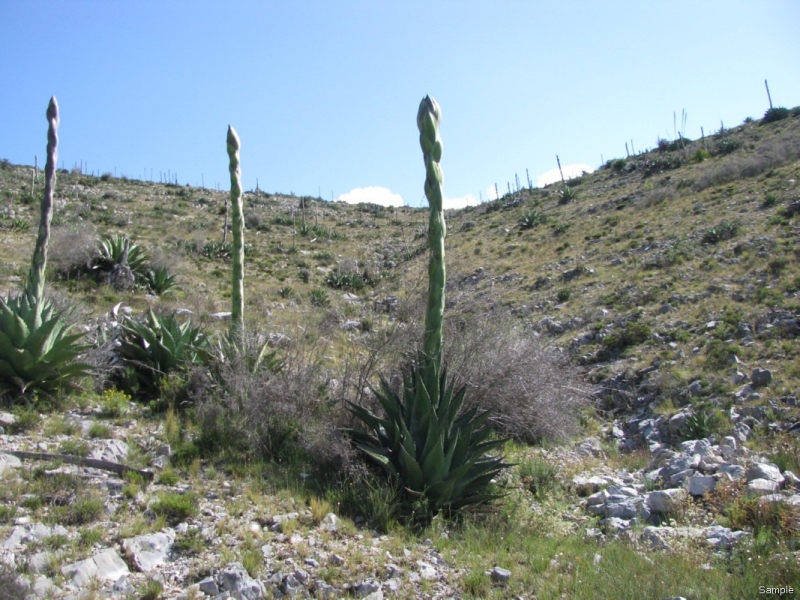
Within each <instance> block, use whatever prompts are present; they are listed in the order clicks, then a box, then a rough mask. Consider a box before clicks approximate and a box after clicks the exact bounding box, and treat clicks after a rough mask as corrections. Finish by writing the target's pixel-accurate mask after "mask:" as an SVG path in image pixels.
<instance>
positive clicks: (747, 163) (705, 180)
mask: <svg viewBox="0 0 800 600" xmlns="http://www.w3.org/2000/svg"><path fill="white" fill-rule="evenodd" d="M798 157H800V135H797V134H794V135H791V136H789V135H787V136H786V137H782V138H780V139H777V140H770V141H767V142H764V143H763V144H759V145H758V146H757V147H756V149H755V150H754V151H753V152H752V153H749V154H747V155H744V156H731V157H729V158H726V159H725V160H724V161H723V162H722V164H720V165H718V166H714V167H709V168H708V169H706V170H705V172H704V173H703V174H702V175H701V176H700V179H699V180H698V181H697V183H696V185H695V188H696V189H697V190H698V191H700V190H704V189H706V188H709V187H711V186H714V185H720V184H722V183H728V182H730V181H737V180H739V179H743V178H749V177H755V176H756V175H760V174H761V173H764V172H765V171H768V170H769V169H774V168H776V167H779V166H781V165H783V164H785V163H787V162H789V161H792V160H797V158H798Z"/></svg>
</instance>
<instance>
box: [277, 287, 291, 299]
mask: <svg viewBox="0 0 800 600" xmlns="http://www.w3.org/2000/svg"><path fill="white" fill-rule="evenodd" d="M293 293H294V290H293V289H292V288H291V287H289V286H288V285H287V286H284V287H282V288H281V289H279V290H278V295H279V296H280V297H281V298H284V299H286V298H289V297H290V296H291V295H292V294H293Z"/></svg>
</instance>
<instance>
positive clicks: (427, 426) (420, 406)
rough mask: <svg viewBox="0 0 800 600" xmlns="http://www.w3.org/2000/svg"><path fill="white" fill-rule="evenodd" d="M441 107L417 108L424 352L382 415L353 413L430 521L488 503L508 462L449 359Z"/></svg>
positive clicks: (383, 399) (363, 435)
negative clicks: (457, 382)
mask: <svg viewBox="0 0 800 600" xmlns="http://www.w3.org/2000/svg"><path fill="white" fill-rule="evenodd" d="M441 116H442V111H441V109H440V108H439V105H438V104H437V103H436V100H434V99H433V98H430V97H429V96H425V98H423V99H422V102H421V103H420V105H419V111H418V112H417V127H418V128H419V143H420V146H421V147H422V154H423V158H424V159H425V195H426V196H427V197H428V203H429V204H430V220H429V223H428V243H429V245H430V263H429V265H428V304H427V308H426V313H425V337H424V339H423V350H422V352H421V355H420V357H419V359H418V361H417V364H412V365H411V369H410V371H409V372H408V373H407V375H406V376H405V377H404V380H403V391H402V393H401V394H398V393H397V392H396V391H395V390H394V389H393V388H392V386H391V385H390V384H389V383H388V382H387V381H386V380H385V379H383V378H381V389H380V390H375V397H376V398H377V400H378V402H379V403H380V404H381V407H382V408H383V416H377V415H375V414H373V413H372V412H371V411H369V410H367V409H366V408H364V407H362V406H358V405H356V404H353V403H351V404H350V410H351V411H352V412H353V414H354V415H355V416H357V417H358V418H359V419H361V421H362V422H363V423H364V424H365V425H366V426H367V427H368V429H369V431H368V432H364V431H361V430H350V435H351V436H352V438H353V440H354V442H355V444H356V446H358V448H360V449H361V450H362V451H363V452H364V453H365V454H366V455H367V456H369V457H370V458H371V459H372V460H374V461H375V462H377V463H378V464H380V465H381V466H382V467H383V468H384V469H385V471H386V472H387V473H388V475H389V476H390V477H391V478H393V479H395V480H396V481H398V482H399V483H400V484H401V485H400V488H401V489H402V493H403V498H404V499H405V500H406V503H405V504H406V508H411V511H412V517H413V518H416V519H421V520H428V519H429V518H430V517H432V516H433V515H435V514H437V513H438V512H440V511H445V512H448V513H452V512H454V511H458V510H460V509H462V508H464V507H465V506H469V505H473V504H481V503H484V502H489V501H491V500H493V499H495V498H497V497H498V496H497V495H496V494H492V493H489V491H488V490H487V486H488V484H489V482H490V481H491V480H492V478H493V477H494V476H495V475H496V474H497V473H498V472H500V471H501V470H502V469H504V468H505V467H506V466H508V465H507V464H506V463H505V462H504V461H503V459H502V458H501V457H497V456H491V455H489V454H488V452H490V451H491V450H493V449H495V448H499V447H500V446H502V445H503V444H504V443H505V440H489V437H490V435H491V429H490V428H489V426H488V425H487V424H486V421H487V418H488V416H489V413H488V411H487V412H484V413H481V414H478V411H477V410H476V409H471V410H469V411H466V412H464V413H461V406H462V404H463V401H464V395H465V388H463V387H462V388H461V389H459V390H455V389H454V388H453V384H452V382H448V380H447V375H446V373H445V369H444V368H443V367H442V366H441V363H442V316H443V314H444V286H445V265H444V238H445V224H444V213H443V210H442V179H443V177H442V169H441V167H440V165H439V161H440V160H441V158H442V140H441V139H440V137H439V121H440V120H441Z"/></svg>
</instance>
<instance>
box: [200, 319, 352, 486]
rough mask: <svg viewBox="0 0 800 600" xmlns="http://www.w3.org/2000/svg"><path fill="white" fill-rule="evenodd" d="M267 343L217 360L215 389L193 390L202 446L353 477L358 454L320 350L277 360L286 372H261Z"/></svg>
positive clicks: (302, 348)
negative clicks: (348, 436) (351, 472)
mask: <svg viewBox="0 0 800 600" xmlns="http://www.w3.org/2000/svg"><path fill="white" fill-rule="evenodd" d="M263 343H264V342H263V339H258V336H255V335H253V334H251V335H249V336H248V339H247V340H246V341H245V350H244V352H242V353H240V354H238V355H234V356H232V357H230V358H228V359H227V360H224V361H223V360H219V361H217V362H216V364H214V365H212V372H213V376H212V378H211V379H210V380H209V382H208V384H207V385H206V386H200V387H198V388H196V389H195V390H194V391H193V393H192V399H193V401H194V403H195V405H196V407H197V416H198V421H199V423H200V426H201V430H202V431H203V434H202V435H201V443H205V444H207V445H210V446H212V447H211V448H208V449H210V450H223V449H226V448H227V449H228V450H229V451H233V452H234V453H243V454H246V455H248V456H251V457H253V458H263V459H270V460H279V461H288V462H298V461H299V462H300V463H304V464H307V465H309V466H311V467H312V468H316V470H317V471H318V472H319V473H321V474H327V475H335V474H337V473H341V472H342V471H346V470H347V469H348V468H350V466H351V465H352V464H353V461H352V454H353V451H352V449H351V447H350V444H349V442H348V440H347V439H346V438H345V437H344V435H343V433H342V432H341V424H342V423H341V419H340V415H341V411H339V410H338V408H337V407H336V406H335V405H334V403H332V402H331V401H330V400H329V399H328V398H327V394H326V390H327V389H328V381H329V378H328V377H327V374H326V370H325V369H324V368H323V367H322V365H321V362H320V360H319V357H318V353H317V352H316V350H317V349H316V348H315V347H313V345H304V344H301V343H295V344H292V346H291V347H290V348H289V349H288V350H287V351H285V352H283V353H282V356H281V357H280V358H278V356H277V355H275V360H276V361H280V366H279V367H277V366H276V367H273V369H268V368H266V367H265V366H263V365H262V367H261V368H255V360H256V356H257V355H258V354H259V352H260V350H261V348H262V347H263ZM202 440H205V441H202ZM214 446H216V447H214Z"/></svg>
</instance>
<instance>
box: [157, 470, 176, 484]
mask: <svg viewBox="0 0 800 600" xmlns="http://www.w3.org/2000/svg"><path fill="white" fill-rule="evenodd" d="M180 480H181V478H180V476H179V475H178V474H177V473H176V472H175V471H173V470H172V469H165V470H163V471H161V473H160V474H159V476H158V479H157V480H156V483H159V484H161V485H175V484H177V483H178V482H179V481H180Z"/></svg>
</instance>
